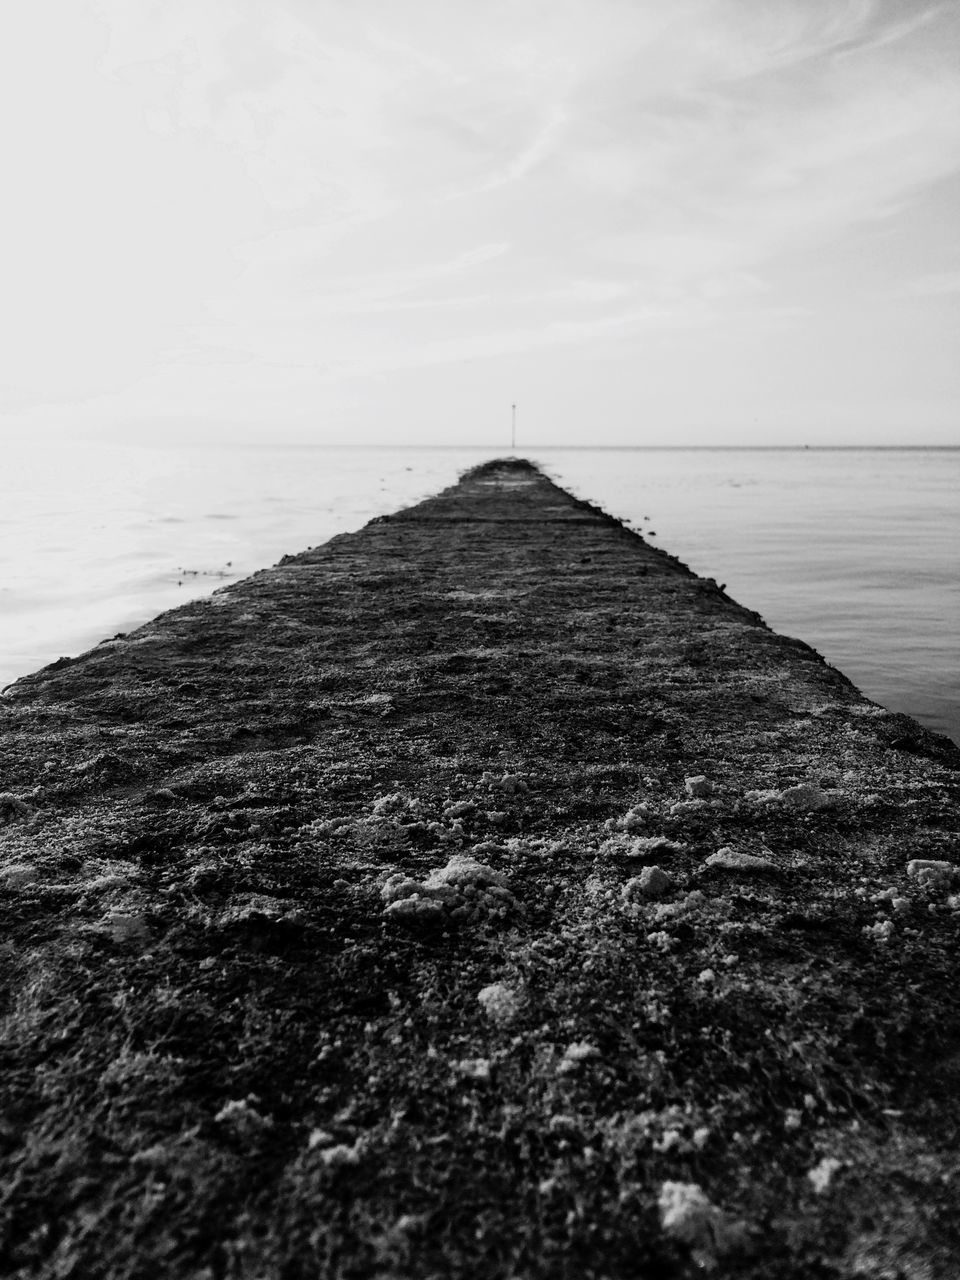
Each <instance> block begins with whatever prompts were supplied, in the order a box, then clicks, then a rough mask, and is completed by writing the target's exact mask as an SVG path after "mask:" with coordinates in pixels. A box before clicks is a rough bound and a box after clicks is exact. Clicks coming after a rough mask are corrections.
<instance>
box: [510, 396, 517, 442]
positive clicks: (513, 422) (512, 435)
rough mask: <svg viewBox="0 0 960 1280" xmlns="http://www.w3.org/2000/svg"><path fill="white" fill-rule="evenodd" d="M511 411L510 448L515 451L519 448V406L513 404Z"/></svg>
mask: <svg viewBox="0 0 960 1280" xmlns="http://www.w3.org/2000/svg"><path fill="white" fill-rule="evenodd" d="M510 409H511V414H510V448H511V449H515V448H516V447H517V406H516V405H515V404H512V405H511V406H510Z"/></svg>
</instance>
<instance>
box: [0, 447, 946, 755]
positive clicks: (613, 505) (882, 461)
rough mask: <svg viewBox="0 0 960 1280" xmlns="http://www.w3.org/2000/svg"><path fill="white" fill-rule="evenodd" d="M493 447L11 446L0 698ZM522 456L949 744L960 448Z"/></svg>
mask: <svg viewBox="0 0 960 1280" xmlns="http://www.w3.org/2000/svg"><path fill="white" fill-rule="evenodd" d="M502 452H503V450H502V449H501V450H497V449H479V448H477V449H433V448H422V449H394V448H383V449H378V450H372V449H325V448H312V447H270V446H262V447H255V446H234V447H231V448H229V449H226V448H222V447H221V448H213V447H203V446H197V447H194V448H177V449H169V448H163V447H160V446H133V445H124V446H117V445H107V444H104V443H102V442H100V443H73V444H70V445H58V446H57V447H56V448H55V449H53V448H50V447H49V446H40V445H36V444H30V443H27V442H21V443H13V444H8V445H6V446H5V458H4V467H3V469H2V471H0V687H2V686H3V685H4V684H7V683H9V682H10V681H12V680H14V679H15V678H16V677H17V676H19V675H22V674H24V673H25V672H28V671H32V670H35V669H36V668H37V667H40V666H42V665H44V664H45V663H47V662H51V661H52V660H53V659H55V658H57V657H59V656H61V655H63V654H69V655H72V654H76V653H80V652H82V651H83V650H84V649H86V648H89V647H90V646H91V645H93V644H96V643H97V642H98V641H99V640H101V639H103V638H104V637H106V636H109V635H113V634H114V633H116V632H118V631H127V630H130V629H131V628H132V627H135V626H137V625H139V624H140V623H142V622H145V621H147V620H148V619H150V618H151V617H153V616H154V615H155V614H157V613H159V612H160V611H161V610H163V609H167V608H170V607H171V606H173V605H176V604H180V603H182V602H183V601H185V600H187V599H189V598H191V597H192V596H196V595H202V594H206V593H208V592H210V591H213V590H214V589H215V588H216V587H218V586H221V585H223V584H224V583H225V582H228V581H233V580H234V579H236V578H239V577H244V576H245V575H247V574H249V573H252V572H253V571H254V570H255V569H259V568H263V567H265V566H266V565H269V564H272V563H274V562H275V561H276V560H277V559H278V558H279V557H280V556H281V555H283V554H284V553H285V552H295V551H299V550H302V549H303V548H304V547H306V546H309V545H312V544H316V543H319V542H322V541H324V540H325V539H327V538H329V537H331V536H332V535H333V534H335V533H339V532H342V531H344V530H348V529H355V528H358V527H359V526H360V525H362V524H364V523H365V522H366V521H367V520H369V519H370V518H371V517H373V516H375V515H380V514H383V513H385V512H389V511H393V510H395V509H396V508H397V507H398V506H402V505H406V504H409V503H411V502H414V501H416V500H418V499H420V498H422V497H425V496H426V495H428V494H430V493H434V492H436V490H437V489H439V488H441V487H443V486H444V485H446V484H450V483H452V482H453V481H454V480H455V479H456V477H457V475H458V474H459V472H461V471H462V470H463V469H464V468H466V467H468V466H471V465H472V464H473V463H475V462H479V461H482V460H483V459H485V458H489V457H494V456H497V455H498V454H499V453H502ZM523 452H524V454H525V456H528V457H530V458H532V459H534V460H535V461H538V462H540V463H541V465H543V466H544V467H545V469H546V470H547V472H548V473H549V474H550V475H552V476H553V477H554V478H555V479H556V480H558V481H559V482H561V483H562V484H563V485H564V486H565V487H566V488H569V489H571V490H573V491H574V492H575V493H577V494H578V495H580V496H582V497H586V498H590V499H591V500H592V501H595V502H597V503H599V504H600V505H601V506H603V507H605V508H606V509H607V510H608V511H611V512H613V513H615V514H616V515H618V516H621V517H623V518H625V519H628V520H631V521H632V522H633V523H634V524H636V525H637V527H638V528H640V529H641V530H642V531H644V532H645V533H646V534H648V535H649V536H650V537H651V539H652V540H653V541H654V542H656V543H657V544H658V545H660V546H663V547H664V548H666V549H667V550H668V551H671V552H673V553H674V554H676V555H678V556H680V558H681V559H682V560H684V561H686V562H687V564H689V565H690V567H691V568H692V569H694V570H695V571H696V572H698V573H701V574H704V575H705V576H707V577H713V578H716V579H717V580H718V581H720V582H724V583H726V585H727V590H728V592H729V593H730V594H731V595H732V596H733V597H734V598H735V599H737V600H739V601H740V602H741V603H742V604H744V605H747V606H748V607H749V608H751V609H756V610H757V611H758V612H759V613H761V614H762V615H763V617H764V618H765V619H766V620H767V622H769V623H770V625H771V626H773V627H774V628H775V629H776V630H778V631H783V632H786V633H787V634H790V635H794V636H799V637H800V638H802V639H803V640H806V641H807V642H808V643H809V644H812V645H813V646H814V647H815V648H816V649H818V650H819V651H820V652H821V653H822V654H823V655H824V656H825V657H826V658H827V659H828V660H829V661H830V662H832V663H833V664H834V665H835V666H837V667H839V668H840V669H841V670H842V671H844V672H845V673H846V674H847V675H848V676H849V677H850V678H851V679H852V680H853V681H854V682H855V683H856V684H857V685H859V686H860V688H861V689H863V690H864V692H865V693H867V694H868V695H869V696H870V697H872V698H874V699H876V700H877V701H878V702H881V703H883V704H884V705H885V706H888V707H890V708H891V709H893V710H897V711H906V712H908V713H909V714H911V715H914V716H916V717H917V718H918V719H919V720H921V721H922V722H923V723H924V724H926V725H927V726H928V727H930V728H932V729H935V730H937V731H938V732H941V733H947V734H949V735H950V736H952V737H953V738H954V740H955V741H958V742H960V662H958V658H960V642H958V636H960V450H946V449H936V450H928V449H903V450H900V449H898V450H891V449H882V450H869V449H851V450H820V449H809V450H762V449H742V450H740V449H723V450H721V449H717V450H713V449H695V450H690V449H676V450H674V449H652V450H648V449H635V450H632V449H563V448H558V449H548V448H539V449H538V448H531V449H529V450H525V451H523ZM654 535H655V536H654Z"/></svg>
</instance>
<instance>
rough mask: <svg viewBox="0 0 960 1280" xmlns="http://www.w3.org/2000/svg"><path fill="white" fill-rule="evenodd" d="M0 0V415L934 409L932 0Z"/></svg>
mask: <svg viewBox="0 0 960 1280" xmlns="http://www.w3.org/2000/svg"><path fill="white" fill-rule="evenodd" d="M2 31H3V39H2V40H0V133H2V139H0V141H2V153H3V156H4V197H3V200H2V202H0V280H2V289H0V328H2V335H0V340H2V343H3V352H4V359H3V361H2V362H0V428H2V429H5V430H7V431H11V432H18V433H22V432H28V433H44V432H45V433H49V434H50V435H51V436H52V437H53V438H56V436H57V435H58V434H63V433H69V434H71V435H76V436H79V437H83V435H84V434H85V433H88V434H95V435H97V434H99V435H104V434H105V435H106V436H108V437H110V436H111V435H116V436H120V437H123V438H125V439H130V440H147V441H148V440H151V439H158V438H159V439H163V440H176V439H183V440H185V441H187V440H192V439H203V440H205V441H207V440H209V441H223V442H225V443H229V442H231V441H271V440H278V441H288V442H304V443H310V442H315V443H330V444H350V443H371V444H375V443H390V444H401V443H425V444H451V445H455V444H487V443H497V442H499V441H507V442H509V434H510V417H511V405H513V404H516V406H517V435H518V446H519V445H522V444H523V443H525V442H526V443H530V444H549V443H556V444H565V445H575V444H582V445H595V444H609V445H697V444H700V445H703V444H720V445H724V444H730V445H740V444H747V445H749V444H769V445H796V444H811V445H817V444H852V445H856V444H953V445H960V358H958V357H960V342H958V337H960V236H958V229H960V0H943V2H939V3H927V2H926V0H669V3H667V2H665V0H482V3H481V2H480V0H158V2H156V3H154V2H153V0H30V2H29V3H22V4H18V5H15V6H13V5H11V6H7V7H5V11H4V15H3V18H2Z"/></svg>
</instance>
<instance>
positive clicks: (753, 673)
mask: <svg viewBox="0 0 960 1280" xmlns="http://www.w3.org/2000/svg"><path fill="white" fill-rule="evenodd" d="M958 760H960V753H958V752H957V750H956V749H955V748H953V747H952V746H951V745H950V744H949V743H947V742H946V741H945V740H943V739H939V738H937V737H934V736H932V735H930V734H929V733H927V732H925V731H924V730H923V729H921V728H920V726H919V725H917V724H916V723H914V722H913V721H911V720H908V719H906V718H905V717H903V716H897V715H891V714H889V713H888V712H886V711H884V710H883V709H882V708H880V707H878V706H876V705H874V704H873V703H870V702H868V701H867V700H866V699H864V698H863V697H862V696H861V695H860V694H859V693H858V692H857V690H856V689H855V688H853V686H852V685H851V684H850V683H849V682H848V681H847V680H846V679H845V678H844V677H843V676H842V675H841V674H840V673H839V672H837V671H835V670H834V669H832V668H831V667H829V666H828V665H827V664H826V663H825V662H823V660H822V659H821V658H820V657H819V656H818V655H817V654H816V653H815V652H813V651H812V650H811V649H810V648H808V647H807V646H806V645H804V644H802V643H800V642H799V641H796V640H791V639H787V638H785V637H783V636H778V635H775V634H774V633H773V632H771V631H770V630H769V629H768V628H767V627H766V626H765V625H764V624H763V622H762V620H761V619H760V618H759V617H758V616H757V615H756V614H753V613H751V612H749V611H748V610H746V609H744V608H741V607H740V606H739V605H738V604H736V603H735V602H734V601H732V600H730V599H729V598H728V597H727V596H726V595H725V594H724V593H723V591H722V590H721V589H720V588H718V587H717V585H716V584H715V583H714V582H711V581H704V580H703V579H700V578H697V577H695V576H694V575H692V574H691V573H690V572H689V571H688V570H687V569H686V568H685V567H684V566H683V565H682V564H679V563H678V562H677V561H676V560H674V559H673V558H671V557H670V556H668V555H666V554H664V553H663V552H662V551H659V550H656V549H654V548H652V547H650V546H649V545H647V544H646V543H645V542H644V541H643V540H642V539H641V538H640V537H638V536H637V535H636V534H635V533H633V532H631V531H629V530H627V529H625V528H624V527H623V526H621V525H620V524H619V523H618V522H617V521H615V520H612V519H611V518H610V517H608V516H606V515H604V513H603V512H601V511H598V510H597V509H596V508H594V507H591V506H590V505H589V504H586V503H583V502H579V501H577V500H575V499H574V498H572V497H571V496H570V495H569V494H567V493H565V492H563V491H562V490H561V489H559V488H557V487H556V486H555V485H553V484H552V483H551V482H550V481H549V480H547V479H546V478H545V477H544V476H543V475H542V474H540V473H539V472H538V471H537V470H536V469H534V468H532V467H530V466H529V465H528V464H525V463H521V462H515V461H503V462H499V463H493V464H489V465H487V466H484V467H482V468H479V469H477V470H475V471H474V472H471V473H468V474H467V476H465V477H464V478H463V480H462V481H461V482H460V483H459V484H458V485H456V486H454V487H452V488H451V489H449V490H447V491H445V492H444V493H441V494H440V495H438V496H437V497H435V498H432V499H430V500H428V501H426V502H423V503H421V504H420V505H418V506H416V507H413V508H410V509H409V510H405V511H400V512H398V513H397V514H395V515H394V516H391V517H388V518H384V519H381V520H378V521H374V522H373V523H372V524H370V525H368V526H367V527H366V528H364V529H362V530H361V531H359V532H358V533H355V534H350V535H346V536H343V537H339V538H335V539H334V540H333V541H332V542H330V543H327V544H326V545H324V546H322V547H316V548H312V549H310V550H308V551H306V552H304V553H303V554H301V555H294V556H289V557H286V558H285V559H284V560H283V561H282V562H281V563H280V564H279V565H278V566H276V567H275V568H273V569H270V570H267V571H265V572H262V573H258V574H255V575H254V576H253V577H251V578H249V579H247V580H245V581H243V582H241V583H237V584H235V585H233V586H230V587H227V588H225V589H223V590H221V591H219V592H217V593H216V594H215V595H214V596H212V597H211V598H209V599H207V600H202V601H197V602H194V603H192V604H188V605H186V606H184V607H183V608H180V609H177V610H174V611H173V612H170V613H167V614H164V615H163V616H162V617H160V618H158V619H156V620H155V621H154V622H152V623H150V624H148V625H147V626H145V627H142V628H140V630H138V631H136V632H133V633H131V634H129V635H126V636H118V637H115V638H114V639H113V640H110V641H107V642H105V643H104V644H101V645H99V646H98V647H97V648H95V649H93V650H91V651H90V652H89V653H86V654H84V655H82V656H81V657H79V658H77V659H71V660H66V659H63V660H61V661H60V662H58V663H54V664H53V665H52V666H50V667H48V668H46V669H45V670H43V671H40V672H38V673H36V674H35V675H32V676H29V677H27V678H25V679H23V680H20V681H19V682H18V683H17V684H15V685H13V686H12V687H11V688H10V689H9V690H8V691H7V693H6V695H5V696H4V697H3V698H2V699H0V793H2V794H0V909H2V912H3V919H4V931H3V941H2V947H3V952H4V965H3V970H2V982H3V1008H2V1018H3V1024H2V1036H0V1055H2V1056H0V1062H2V1071H0V1101H2V1108H0V1136H2V1161H3V1164H2V1183H0V1271H2V1273H3V1274H5V1275H10V1276H15V1277H23V1278H25V1277H28V1276H30V1277H32V1276H58V1277H83V1278H84V1280H92V1278H94V1277H110V1278H111V1280H121V1278H123V1280H128V1278H129V1277H141V1276H142V1277H145V1278H146V1277H151V1278H153V1277H176V1278H177V1280H181V1278H184V1277H188V1278H190V1280H220V1278H221V1277H244V1278H246V1277H249V1278H250V1280H253V1278H254V1277H257V1278H260V1277H283V1278H284V1280H301V1278H302V1280H308V1278H312V1277H326V1276H331V1277H332V1276H355V1277H365V1276H377V1277H385V1278H386V1277H391V1278H392V1277H411V1278H413V1277H417V1278H418V1280H419V1278H421V1277H449V1276H455V1277H460V1276H462V1277H468V1276H469V1277H486V1276H489V1277H517V1278H519V1277H559V1276H569V1277H577V1278H578V1280H579V1278H581V1277H596V1278H597V1280H599V1278H600V1277H621V1276H623V1277H628V1276H629V1277H636V1276H656V1277H661V1278H669V1277H685V1276H693V1275H699V1274H702V1273H703V1272H704V1271H705V1270H706V1271H710V1270H711V1269H713V1270H715V1271H716V1272H717V1273H718V1274H722V1275H725V1276H726V1275H730V1276H744V1277H754V1278H755V1280H769V1278H770V1277H771V1276H776V1277H778V1278H779V1280H789V1278H790V1277H795V1278H796V1280H801V1278H803V1280H806V1278H808V1277H813V1276H816V1277H846V1276H851V1277H853V1276H870V1277H879V1276H890V1277H893V1276H910V1277H918V1278H919V1277H923V1278H924V1280H927V1278H929V1277H932V1278H937V1277H954V1276H955V1275H956V1274H957V1273H958V1269H960V1225H958V1224H960V1216H958V1213H957V1209H958V1207H960V1206H958V1186H960V1155H958V1151H960V1145H958V1138H960V995H958V986H957V982H956V958H957V945H958V938H960V879H958V875H960V873H958V870H957V868H958V865H960V835H958V832H960V806H958V797H960V774H958Z"/></svg>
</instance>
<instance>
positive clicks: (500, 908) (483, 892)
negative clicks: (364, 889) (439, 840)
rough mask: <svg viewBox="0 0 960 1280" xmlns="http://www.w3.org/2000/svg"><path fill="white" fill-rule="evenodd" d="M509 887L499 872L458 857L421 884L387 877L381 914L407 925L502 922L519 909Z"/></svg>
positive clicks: (405, 877)
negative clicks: (443, 922) (447, 922)
mask: <svg viewBox="0 0 960 1280" xmlns="http://www.w3.org/2000/svg"><path fill="white" fill-rule="evenodd" d="M509 883H510V882H509V880H508V879H507V877H506V876H505V875H504V874H503V872H502V871H497V870H495V869H494V868H493V867H491V866H489V865H488V864H487V863H485V862H478V861H477V859H476V858H471V857H470V856H469V855H467V854H462V853H457V854H454V855H453V857H452V858H450V860H449V861H448V862H447V864H446V866H444V867H438V868H437V869H436V870H434V871H431V872H430V874H429V875H428V876H427V878H426V879H425V880H423V881H420V880H415V879H413V877H411V876H408V875H406V874H404V873H403V872H397V873H396V874H394V875H392V876H390V877H389V878H388V879H387V881H386V882H385V884H384V885H383V887H382V888H381V890H380V896H381V898H382V899H383V901H384V903H385V904H386V905H385V906H384V909H383V914H384V916H385V917H386V918H387V919H388V920H393V921H394V922H397V923H402V924H408V925H418V924H433V923H440V922H441V921H444V920H447V919H449V920H450V921H453V922H456V923H459V924H476V923H480V922H481V921H484V920H502V919H504V918H505V917H506V916H507V915H508V913H509V912H510V911H513V910H515V909H516V908H517V905H518V904H517V900H516V898H515V897H514V896H513V894H512V893H511V891H510V888H509Z"/></svg>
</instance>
